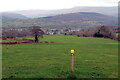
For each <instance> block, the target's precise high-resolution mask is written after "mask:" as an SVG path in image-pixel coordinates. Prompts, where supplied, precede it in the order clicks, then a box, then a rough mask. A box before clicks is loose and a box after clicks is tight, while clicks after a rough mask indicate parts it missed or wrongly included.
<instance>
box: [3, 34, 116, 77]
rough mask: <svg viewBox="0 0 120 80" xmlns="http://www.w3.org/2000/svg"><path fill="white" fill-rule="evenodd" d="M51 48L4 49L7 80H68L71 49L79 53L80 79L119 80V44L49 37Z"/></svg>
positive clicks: (46, 38) (77, 68)
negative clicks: (59, 79) (47, 79)
mask: <svg viewBox="0 0 120 80" xmlns="http://www.w3.org/2000/svg"><path fill="white" fill-rule="evenodd" d="M42 41H54V42H56V43H53V44H47V43H39V44H34V43H33V44H20V45H3V78H7V77H17V78H67V77H68V76H69V59H70V53H69V51H70V49H75V74H76V76H77V77H78V78H91V77H95V78H98V77H100V78H116V77H117V76H118V44H114V43H117V42H116V41H113V40H110V39H102V38H83V37H82V38H80V37H75V36H62V35H61V36H45V37H44V38H43V39H42Z"/></svg>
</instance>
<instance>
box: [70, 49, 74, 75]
mask: <svg viewBox="0 0 120 80" xmlns="http://www.w3.org/2000/svg"><path fill="white" fill-rule="evenodd" d="M70 53H71V54H70V76H71V77H73V76H74V50H71V51H70Z"/></svg>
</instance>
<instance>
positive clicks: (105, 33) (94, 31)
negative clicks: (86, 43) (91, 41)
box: [69, 26, 120, 41]
mask: <svg viewBox="0 0 120 80" xmlns="http://www.w3.org/2000/svg"><path fill="white" fill-rule="evenodd" d="M69 35H76V36H78V37H103V38H110V39H114V40H119V37H116V33H115V32H114V31H113V29H112V28H111V27H109V26H99V27H96V28H89V29H83V30H80V31H73V32H70V33H69ZM119 41H120V40H119Z"/></svg>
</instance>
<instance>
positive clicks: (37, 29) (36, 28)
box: [31, 26, 44, 43]
mask: <svg viewBox="0 0 120 80" xmlns="http://www.w3.org/2000/svg"><path fill="white" fill-rule="evenodd" d="M31 31H32V35H33V36H34V38H35V42H36V43H38V42H39V37H43V34H44V32H43V30H42V29H41V27H40V26H33V27H32V30H31Z"/></svg>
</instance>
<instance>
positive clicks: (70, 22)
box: [3, 12, 118, 28]
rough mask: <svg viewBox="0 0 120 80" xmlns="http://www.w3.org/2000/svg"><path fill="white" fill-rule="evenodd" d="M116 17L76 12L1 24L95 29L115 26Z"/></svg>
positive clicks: (6, 25)
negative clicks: (100, 26)
mask: <svg viewBox="0 0 120 80" xmlns="http://www.w3.org/2000/svg"><path fill="white" fill-rule="evenodd" d="M11 23H12V25H11ZM16 23H17V24H16ZM117 24H118V21H117V17H113V16H108V15H104V14H101V13H95V12H77V13H68V14H61V15H56V16H47V17H42V18H41V17H40V18H34V19H27V20H19V21H14V22H9V23H7V24H6V23H3V26H4V27H8V26H12V27H30V26H32V25H38V26H42V27H44V28H64V27H83V28H85V27H95V26H99V25H107V26H116V25H117Z"/></svg>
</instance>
